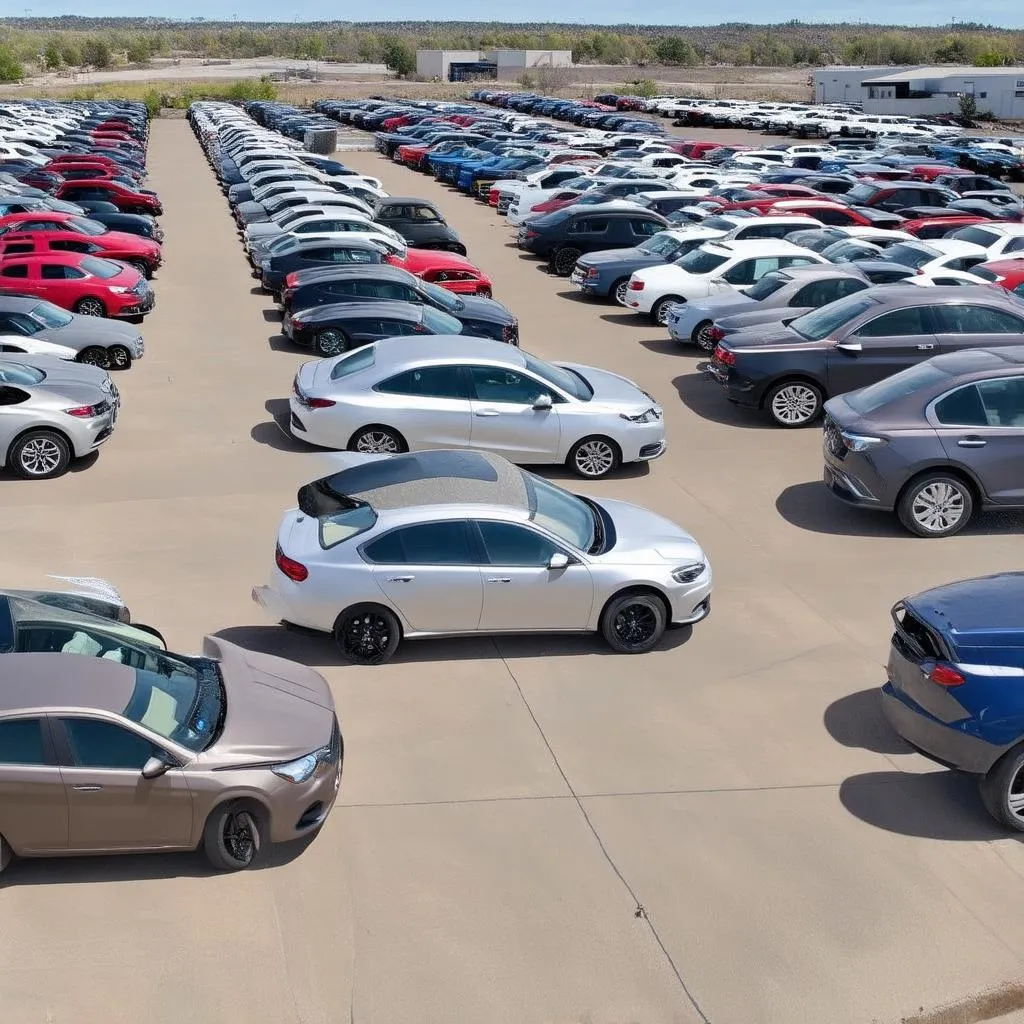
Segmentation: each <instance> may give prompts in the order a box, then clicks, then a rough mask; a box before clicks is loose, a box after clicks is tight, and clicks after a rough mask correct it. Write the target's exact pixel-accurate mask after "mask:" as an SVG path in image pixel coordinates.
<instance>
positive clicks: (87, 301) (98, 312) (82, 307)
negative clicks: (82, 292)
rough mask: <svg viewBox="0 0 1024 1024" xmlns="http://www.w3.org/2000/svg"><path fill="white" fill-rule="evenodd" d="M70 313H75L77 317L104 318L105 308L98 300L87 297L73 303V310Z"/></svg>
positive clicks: (90, 296)
mask: <svg viewBox="0 0 1024 1024" xmlns="http://www.w3.org/2000/svg"><path fill="white" fill-rule="evenodd" d="M72 312H74V313H77V314H78V315H79V316H106V315H107V307H106V306H104V305H103V303H102V302H101V301H100V300H99V299H97V298H95V297H94V296H92V295H88V296H86V297H85V298H84V299H79V300H78V301H77V302H76V303H75V308H74V310H72Z"/></svg>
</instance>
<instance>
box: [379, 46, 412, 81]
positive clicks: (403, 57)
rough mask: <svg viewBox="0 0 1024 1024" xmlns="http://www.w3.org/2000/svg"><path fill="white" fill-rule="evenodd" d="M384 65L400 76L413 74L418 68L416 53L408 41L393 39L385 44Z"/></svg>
mask: <svg viewBox="0 0 1024 1024" xmlns="http://www.w3.org/2000/svg"><path fill="white" fill-rule="evenodd" d="M384 66H385V67H386V68H388V69H389V70H391V71H394V73H395V74H396V75H398V76H399V77H403V76H405V75H411V74H412V73H413V72H414V71H415V70H416V54H415V53H414V52H413V50H412V47H411V46H409V44H408V43H405V42H402V40H401V39H391V40H389V41H388V42H387V43H385V44H384Z"/></svg>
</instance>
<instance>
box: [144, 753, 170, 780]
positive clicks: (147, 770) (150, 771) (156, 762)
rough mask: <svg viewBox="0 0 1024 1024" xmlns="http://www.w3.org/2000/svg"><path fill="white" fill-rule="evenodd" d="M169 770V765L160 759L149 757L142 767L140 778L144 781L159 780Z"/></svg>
mask: <svg viewBox="0 0 1024 1024" xmlns="http://www.w3.org/2000/svg"><path fill="white" fill-rule="evenodd" d="M170 770H171V765H170V764H169V763H168V762H167V761H165V760H164V759H163V758H162V757H151V758H150V759H149V760H148V761H147V762H146V763H145V764H144V765H143V766H142V777H143V778H144V779H159V778H160V776H161V775H166V774H167V772H169V771H170Z"/></svg>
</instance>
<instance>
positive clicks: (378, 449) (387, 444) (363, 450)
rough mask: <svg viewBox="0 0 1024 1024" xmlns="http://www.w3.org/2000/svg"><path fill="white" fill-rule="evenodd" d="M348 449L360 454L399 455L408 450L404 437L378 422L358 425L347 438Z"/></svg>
mask: <svg viewBox="0 0 1024 1024" xmlns="http://www.w3.org/2000/svg"><path fill="white" fill-rule="evenodd" d="M347 447H348V450H349V451H350V452H359V453H360V454H361V455H400V454H401V453H402V452H407V451H408V450H409V446H408V444H406V442H405V438H404V437H402V435H401V434H400V433H399V432H398V431H397V430H392V428H391V427H385V426H383V425H382V424H380V423H371V424H370V425H369V426H366V427H360V429H359V430H357V431H356V432H355V433H354V434H353V435H352V436H351V437H350V438H349V439H348V445H347Z"/></svg>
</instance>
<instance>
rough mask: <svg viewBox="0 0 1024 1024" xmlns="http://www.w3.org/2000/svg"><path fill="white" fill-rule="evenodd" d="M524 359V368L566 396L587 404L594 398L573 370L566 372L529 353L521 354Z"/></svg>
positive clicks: (587, 386) (590, 390)
mask: <svg viewBox="0 0 1024 1024" xmlns="http://www.w3.org/2000/svg"><path fill="white" fill-rule="evenodd" d="M523 356H524V358H525V359H526V368H527V369H528V370H529V371H530V372H531V373H535V374H536V375H537V376H538V377H540V378H541V379H542V380H546V381H547V382H548V383H549V384H553V385H554V386H555V387H556V388H561V389H562V391H565V392H566V393H567V394H570V395H572V396H573V398H578V399H579V400H580V401H581V402H589V401H590V399H591V398H593V397H594V389H593V388H592V387H591V386H590V383H589V382H588V381H587V380H586V378H584V377H583V376H581V375H580V374H578V373H576V372H574V371H573V370H567V369H566V368H565V367H564V366H555V365H554V363H548V362H545V361H544V360H543V359H538V358H537V357H536V356H531V355H530V354H529V353H527V352H524V353H523Z"/></svg>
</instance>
